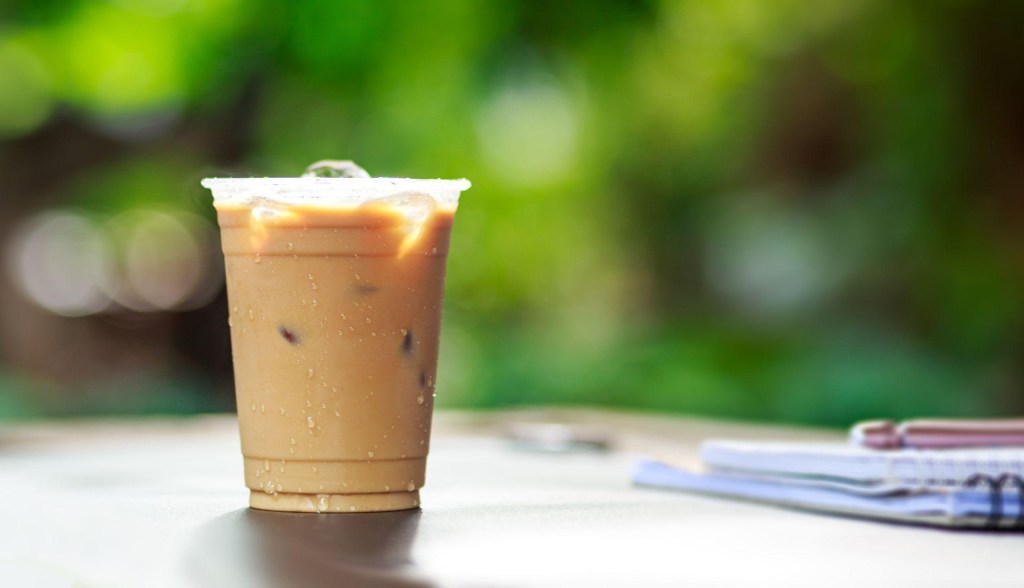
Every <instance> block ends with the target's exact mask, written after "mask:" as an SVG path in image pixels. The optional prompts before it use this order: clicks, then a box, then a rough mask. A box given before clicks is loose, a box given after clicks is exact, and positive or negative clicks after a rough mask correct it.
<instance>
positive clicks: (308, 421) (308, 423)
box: [306, 416, 316, 429]
mask: <svg viewBox="0 0 1024 588" xmlns="http://www.w3.org/2000/svg"><path fill="white" fill-rule="evenodd" d="M315 426H316V421H314V420H313V417H311V416H309V417H306V427H308V428H310V429H312V428H313V427H315Z"/></svg>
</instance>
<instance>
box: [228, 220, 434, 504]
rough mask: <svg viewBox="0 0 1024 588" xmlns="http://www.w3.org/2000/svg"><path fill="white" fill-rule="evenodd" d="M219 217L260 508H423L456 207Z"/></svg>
mask: <svg viewBox="0 0 1024 588" xmlns="http://www.w3.org/2000/svg"><path fill="white" fill-rule="evenodd" d="M217 215H218V221H219V223H220V226H221V235H222V244H223V249H224V255H225V264H226V273H227V287H228V300H229V307H230V318H229V324H230V325H231V344H232V351H233V356H234V369H235V386H236V396H237V400H238V419H239V426H240V429H241V439H242V453H243V456H244V458H245V481H246V486H248V487H249V488H250V490H251V495H250V496H251V498H250V505H251V506H253V507H255V508H261V509H269V510H287V511H315V512H348V511H381V510H400V509H405V508H414V507H416V506H417V505H418V504H419V491H418V489H419V488H420V487H421V486H423V482H424V470H425V463H426V456H427V451H428V449H429V446H430V420H431V413H432V409H433V405H434V382H435V378H436V369H437V354H438V336H439V332H440V320H441V302H442V296H443V289H444V277H445V263H446V258H447V254H448V242H449V237H450V234H451V228H452V221H453V217H454V210H453V209H448V210H433V211H432V212H429V213H428V214H427V215H426V216H425V218H422V219H419V221H420V222H414V221H412V220H410V219H408V218H406V216H404V215H403V214H402V213H401V212H398V211H397V210H395V209H391V208H388V207H386V206H378V207H361V208H354V209H330V208H317V207H290V208H283V209H276V210H274V209H264V208H256V209H250V208H227V207H219V208H218V211H217Z"/></svg>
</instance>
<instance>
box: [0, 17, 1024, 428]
mask: <svg viewBox="0 0 1024 588" xmlns="http://www.w3.org/2000/svg"><path fill="white" fill-rule="evenodd" d="M0 23H2V24H0V137H3V138H4V139H3V141H4V143H2V144H0V146H2V148H3V149H5V151H0V156H3V154H4V153H8V154H9V153H10V152H11V150H13V149H17V148H18V146H19V145H20V144H22V142H24V141H27V140H28V139H29V138H31V137H32V135H33V134H34V133H35V134H38V133H42V132H45V131H46V129H47V128H51V127H52V126H53V125H58V124H61V121H65V122H66V121H67V120H74V121H84V124H85V125H87V126H88V127H89V128H90V129H93V132H95V133H96V135H97V136H99V137H104V141H108V142H113V143H114V144H117V145H121V146H122V148H120V149H113V148H112V151H113V152H115V153H116V155H114V156H111V157H108V158H105V159H102V160H100V161H97V162H92V163H90V164H89V165H87V166H84V167H83V168H82V169H79V170H77V171H76V172H75V173H74V174H67V176H66V177H61V178H59V179H58V181H56V182H55V184H54V185H53V186H52V188H51V189H52V191H54V192H55V193H57V194H59V195H60V196H59V200H60V201H62V202H66V203H68V204H74V205H75V206H78V207H81V208H86V209H93V210H119V209H127V208H131V207H135V206H140V205H143V204H145V205H160V206H175V207H180V208H186V209H189V210H192V211H198V212H200V213H202V214H204V215H206V216H207V217H208V218H211V216H210V213H211V208H210V206H209V204H208V199H207V195H206V194H204V193H203V192H202V190H201V189H200V188H198V185H197V179H198V178H199V177H201V176H202V175H209V174H214V173H218V174H234V175H250V174H252V175H295V174H297V173H298V172H299V171H300V170H302V169H303V168H304V167H305V165H306V164H308V163H309V162H311V161H314V160H317V159H322V158H327V157H339V158H344V157H351V158H354V159H356V160H357V161H359V162H360V163H361V164H362V165H363V166H364V167H366V168H367V169H368V170H370V172H371V173H374V174H376V175H395V176H418V177H463V176H464V177H468V178H470V179H471V180H472V181H473V183H474V187H473V189H472V190H471V191H470V192H468V193H467V194H466V195H465V196H464V199H463V205H462V208H461V209H460V211H459V217H458V223H457V227H456V232H455V235H454V239H453V248H452V253H451V260H450V266H449V267H450V269H449V281H448V291H447V304H448V308H447V313H448V314H447V316H446V327H445V329H446V330H445V332H444V338H445V341H444V344H443V351H442V360H441V361H442V367H441V371H442V373H441V376H440V384H439V389H440V390H441V394H440V395H439V398H438V400H439V402H441V405H442V406H480V407H493V406H506V405H520V404H535V403H580V404H592V403H601V404H608V405H613V406H623V407H631V408H634V407H635V408H654V409H661V410H670V411H684V412H696V413H704V414H714V415H727V416H734V417H740V418H747V419H778V420H790V421H801V422H813V423H821V424H845V423H847V422H849V421H850V420H853V419H857V418H864V417H873V416H894V417H902V416H912V415H915V414H925V413H927V414H937V415H938V414H941V415H974V414H979V415H981V414H1000V413H1006V412H1009V411H1020V410H1022V409H1024V399H1022V393H1021V390H1022V387H1024V366H1022V364H1024V199H1022V198H1021V194H1024V179H1022V176H1021V174H1020V169H1021V165H1022V164H1021V162H1022V161H1024V122H1022V109H1021V105H1022V104H1024V4H1020V3H996V4H991V3H984V2H980V1H978V2H975V1H968V0H936V1H931V2H923V1H908V2H898V3H891V2H885V1H882V0H835V1H833V2H819V3H808V2H797V1H794V0H780V1H777V2H763V1H758V0H646V1H627V0H620V1H615V0H601V1H583V0H573V1H569V2H558V3H546V2H541V1H539V0H524V1H519V2H515V1H512V0H487V1H484V0H436V1H433V0H432V1H429V2H428V1H421V2H386V3H385V2H373V1H370V0H305V1H303V2H291V3H287V2H273V1H270V0H252V1H249V2H241V1H240V0H107V1H103V0H62V1H58V0H46V1H40V0H20V1H14V2H11V1H8V2H7V3H5V4H3V5H0ZM225 145H226V146H225ZM38 163H39V165H40V166H42V167H45V165H46V162H45V161H42V160H40V161H39V162H38ZM10 388H11V389H13V388H14V387H10ZM179 388H181V389H188V386H186V385H182V386H180V387H179ZM0 398H3V396H2V395H0ZM12 402H13V401H12ZM185 405H188V406H193V405H189V404H188V403H187V402H186V403H185V404H182V406H185ZM198 408H202V406H198ZM0 410H3V408H2V407H0ZM12 410H14V409H12Z"/></svg>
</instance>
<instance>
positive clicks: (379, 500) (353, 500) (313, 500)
mask: <svg viewBox="0 0 1024 588" xmlns="http://www.w3.org/2000/svg"><path fill="white" fill-rule="evenodd" d="M419 505H420V492H419V490H413V491H412V492H381V493H379V494H290V493H285V492H278V493H276V494H267V493H265V492H258V491H250V492H249V506H250V507H252V508H256V509H259V510H276V511H281V512H321V513H326V512H330V513H335V512H339V513H340V512H388V511H394V510H409V509H413V508H417V507H419Z"/></svg>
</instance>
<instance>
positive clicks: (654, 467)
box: [633, 441, 1024, 529]
mask: <svg viewBox="0 0 1024 588" xmlns="http://www.w3.org/2000/svg"><path fill="white" fill-rule="evenodd" d="M701 458H702V460H703V461H704V465H705V467H706V471H704V472H700V473H698V472H694V471H689V470H687V469H686V468H683V467H679V466H676V465H673V464H671V463H668V462H665V461H656V460H642V461H641V462H639V463H638V464H637V466H636V469H635V471H634V474H633V481H634V483H636V484H638V485H642V486H652V487H659V488H669V489H676V490H686V491H691V492H698V493H704V494H711V495H715V496H724V497H729V498H736V499H741V500H750V501H757V502H764V503H769V504H775V505H780V506H786V507H791V508H797V509H803V510H810V511H818V512H825V513H833V514H842V515H850V516H859V517H868V518H875V519H884V520H892V521H902V522H911V523H919V524H928V525H941V526H953V527H987V528H993V529H1024V478H1022V476H1021V471H1022V465H1024V448H1010V449H998V450H995V449H993V450H988V449H970V450H967V449H964V450H939V451H926V450H906V449H905V450H898V451H877V450H871V449H864V448H859V447H852V446H849V445H845V444H842V443H835V444H829V443H813V444H810V443H750V442H738V441H710V442H707V443H705V444H704V445H703V446H702V448H701Z"/></svg>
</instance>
